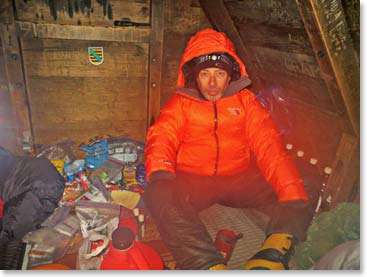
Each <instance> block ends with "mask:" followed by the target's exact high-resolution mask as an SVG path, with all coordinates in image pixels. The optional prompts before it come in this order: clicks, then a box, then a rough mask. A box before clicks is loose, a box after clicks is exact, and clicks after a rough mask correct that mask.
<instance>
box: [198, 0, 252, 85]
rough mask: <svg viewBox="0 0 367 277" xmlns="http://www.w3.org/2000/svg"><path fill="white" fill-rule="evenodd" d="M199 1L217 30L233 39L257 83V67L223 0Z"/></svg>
mask: <svg viewBox="0 0 367 277" xmlns="http://www.w3.org/2000/svg"><path fill="white" fill-rule="evenodd" d="M199 2H200V5H201V7H202V9H203V10H204V12H205V14H206V16H207V17H208V19H209V21H210V23H211V24H212V25H213V27H214V28H215V29H216V30H218V31H220V32H223V33H225V34H226V35H227V36H228V37H229V39H231V40H232V42H233V43H234V45H235V47H236V51H237V54H238V56H239V57H240V58H241V59H242V61H243V62H244V63H245V65H246V70H247V72H248V74H249V77H250V79H251V80H252V81H253V82H254V83H257V80H258V76H257V74H256V72H254V69H255V67H254V66H253V65H252V62H251V59H250V57H251V55H250V53H249V51H248V50H247V49H246V47H245V45H244V43H243V41H242V39H241V36H240V34H239V33H238V31H237V28H236V26H235V25H234V23H233V21H232V18H231V16H230V14H229V12H228V10H227V8H226V7H225V5H224V3H223V0H199Z"/></svg>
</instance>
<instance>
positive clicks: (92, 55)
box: [88, 47, 103, 65]
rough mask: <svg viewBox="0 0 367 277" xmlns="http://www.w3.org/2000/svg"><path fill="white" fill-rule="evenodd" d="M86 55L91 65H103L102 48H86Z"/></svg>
mask: <svg viewBox="0 0 367 277" xmlns="http://www.w3.org/2000/svg"><path fill="white" fill-rule="evenodd" d="M88 55H89V61H90V62H91V64H94V65H100V64H102V63H103V47H88Z"/></svg>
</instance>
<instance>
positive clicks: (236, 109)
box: [227, 108, 241, 115]
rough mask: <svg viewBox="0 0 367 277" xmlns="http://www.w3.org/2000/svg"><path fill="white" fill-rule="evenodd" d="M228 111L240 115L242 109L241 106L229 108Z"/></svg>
mask: <svg viewBox="0 0 367 277" xmlns="http://www.w3.org/2000/svg"><path fill="white" fill-rule="evenodd" d="M227 111H228V112H229V114H231V115H240V114H241V109H240V108H227Z"/></svg>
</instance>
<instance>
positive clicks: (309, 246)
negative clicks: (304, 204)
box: [292, 203, 360, 269]
mask: <svg viewBox="0 0 367 277" xmlns="http://www.w3.org/2000/svg"><path fill="white" fill-rule="evenodd" d="M359 238H360V207H359V205H358V204H355V203H340V204H339V205H338V206H337V207H336V208H335V209H333V210H331V211H327V212H322V213H320V214H319V215H318V216H317V217H316V218H315V220H314V222H313V223H312V224H311V226H310V227H309V229H308V231H307V239H306V241H304V242H302V243H300V244H299V245H298V246H296V252H295V255H294V257H293V258H292V263H293V264H295V266H296V267H297V269H309V268H310V267H311V266H312V265H313V264H314V263H315V262H317V261H318V260H319V259H320V258H321V257H322V256H324V255H325V254H326V253H327V252H329V251H330V250H331V249H332V248H334V247H335V246H337V245H339V244H341V243H343V242H346V241H350V240H359Z"/></svg>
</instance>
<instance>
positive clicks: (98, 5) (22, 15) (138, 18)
mask: <svg viewBox="0 0 367 277" xmlns="http://www.w3.org/2000/svg"><path fill="white" fill-rule="evenodd" d="M15 5H16V7H17V20H21V21H28V22H36V23H51V22H52V23H55V24H68V25H90V26H105V27H108V26H109V27H112V26H114V25H113V21H114V20H122V19H125V20H130V21H133V22H139V23H149V14H150V0H139V1H136V0H73V1H70V0H57V1H49V0H32V1H24V0H15Z"/></svg>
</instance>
